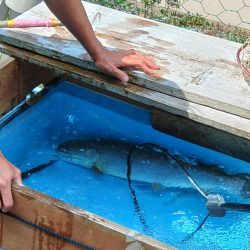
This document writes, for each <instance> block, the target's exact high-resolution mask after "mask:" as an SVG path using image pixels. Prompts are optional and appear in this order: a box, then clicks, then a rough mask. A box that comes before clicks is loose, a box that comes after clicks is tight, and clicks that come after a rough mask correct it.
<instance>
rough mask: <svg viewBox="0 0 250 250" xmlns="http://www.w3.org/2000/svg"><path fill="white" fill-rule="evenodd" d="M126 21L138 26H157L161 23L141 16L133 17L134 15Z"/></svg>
mask: <svg viewBox="0 0 250 250" xmlns="http://www.w3.org/2000/svg"><path fill="white" fill-rule="evenodd" d="M126 23H128V24H132V25H136V26H147V27H157V26H159V24H157V23H155V22H152V21H148V20H144V19H140V18H133V17H132V18H131V17H128V18H126Z"/></svg>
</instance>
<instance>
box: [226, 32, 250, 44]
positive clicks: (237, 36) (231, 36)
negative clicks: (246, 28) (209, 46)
mask: <svg viewBox="0 0 250 250" xmlns="http://www.w3.org/2000/svg"><path fill="white" fill-rule="evenodd" d="M227 39H228V40H230V41H233V42H237V43H244V42H245V40H246V37H245V36H244V34H241V32H240V33H239V32H237V33H236V32H232V31H230V32H229V33H228V34H227Z"/></svg>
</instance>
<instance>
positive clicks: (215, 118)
mask: <svg viewBox="0 0 250 250" xmlns="http://www.w3.org/2000/svg"><path fill="white" fill-rule="evenodd" d="M0 50H1V51H3V52H4V53H6V54H9V55H11V56H13V57H16V58H22V60H27V62H30V63H34V64H36V65H39V66H41V67H45V68H47V69H51V70H54V72H55V74H56V75H60V76H61V77H62V78H64V79H68V80H70V81H73V82H77V83H78V84H80V85H83V86H85V87H90V86H91V87H95V88H97V89H99V90H105V91H106V92H109V93H113V94H117V95H119V96H121V97H125V98H127V99H130V100H133V101H136V102H138V103H141V104H144V105H147V106H148V107H151V108H155V109H158V110H162V111H164V112H168V113H172V114H174V115H179V116H182V117H186V118H188V119H190V120H193V121H195V122H198V123H201V124H204V125H208V126H210V127H213V128H216V129H219V130H222V131H224V132H227V133H229V134H233V135H236V136H238V137H242V138H244V139H246V140H250V120H249V119H246V118H242V117H239V116H236V115H232V114H229V113H226V112H222V111H219V110H216V109H212V108H209V107H206V106H203V105H199V104H195V103H190V102H187V101H185V100H183V99H179V98H176V97H173V96H169V95H166V94H162V93H159V92H156V91H153V90H150V89H146V88H143V87H141V86H137V85H134V84H128V85H127V86H124V85H123V84H121V83H120V82H119V81H117V80H115V79H113V78H111V77H109V76H103V75H100V74H97V73H95V72H91V71H88V70H84V69H82V68H79V67H76V66H74V65H69V64H67V63H63V62H59V61H57V60H54V59H51V58H48V57H44V56H41V55H38V54H36V53H32V52H30V51H26V50H20V49H18V48H16V47H13V46H10V45H6V44H1V43H0Z"/></svg>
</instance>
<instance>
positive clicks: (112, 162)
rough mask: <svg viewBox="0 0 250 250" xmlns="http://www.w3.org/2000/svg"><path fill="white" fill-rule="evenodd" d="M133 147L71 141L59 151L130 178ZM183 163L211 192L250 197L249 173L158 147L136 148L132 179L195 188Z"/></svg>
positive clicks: (63, 155)
mask: <svg viewBox="0 0 250 250" xmlns="http://www.w3.org/2000/svg"><path fill="white" fill-rule="evenodd" d="M133 147H134V145H133V144H130V143H126V142H121V141H112V140H97V141H94V140H71V141H67V142H65V143H63V144H61V145H59V146H58V148H57V153H58V154H59V157H60V159H62V160H64V161H67V162H71V163H73V164H77V165H80V166H83V167H86V168H92V169H94V170H97V171H98V172H100V173H104V174H108V175H113V176H116V177H120V178H127V171H128V164H127V159H128V154H129V152H130V150H131V148H133ZM180 165H182V166H183V167H184V168H185V169H186V170H187V172H188V173H189V175H190V176H191V177H192V179H193V180H195V182H196V183H197V184H199V186H200V187H201V188H202V189H204V190H205V191H206V192H207V193H210V192H219V191H226V192H227V194H231V195H236V196H238V195H241V197H244V198H247V197H249V196H250V176H249V175H243V174H238V175H229V174H227V173H225V172H224V171H223V170H222V169H220V168H219V167H214V166H208V165H204V164H201V163H199V162H198V163H197V162H196V163H192V161H185V160H180V159H179V158H176V156H171V155H170V154H169V153H167V152H165V151H163V150H159V148H158V147H156V146H151V147H149V146H145V147H138V148H136V147H135V148H134V150H133V151H132V154H131V174H130V179H131V180H132V181H141V182H147V183H151V184H152V185H153V186H158V185H159V186H164V187H173V188H184V189H189V188H194V186H193V185H192V183H191V182H190V180H189V179H188V178H187V176H186V175H185V173H184V170H183V168H182V167H181V166H180Z"/></svg>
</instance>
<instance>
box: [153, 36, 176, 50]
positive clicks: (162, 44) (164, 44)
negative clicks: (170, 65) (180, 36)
mask: <svg viewBox="0 0 250 250" xmlns="http://www.w3.org/2000/svg"><path fill="white" fill-rule="evenodd" d="M148 38H150V39H152V40H154V41H155V42H156V43H157V45H158V46H160V47H174V46H175V43H171V42H168V41H165V40H162V39H159V38H155V37H152V36H149V37H148Z"/></svg>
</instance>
